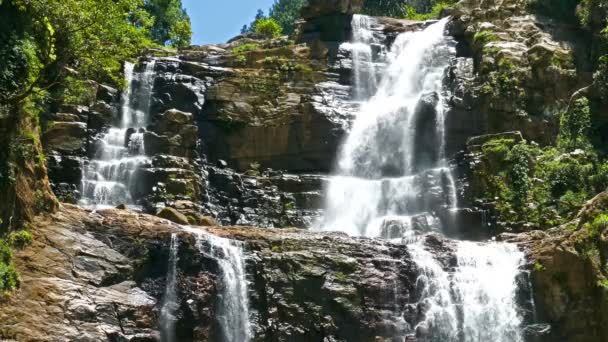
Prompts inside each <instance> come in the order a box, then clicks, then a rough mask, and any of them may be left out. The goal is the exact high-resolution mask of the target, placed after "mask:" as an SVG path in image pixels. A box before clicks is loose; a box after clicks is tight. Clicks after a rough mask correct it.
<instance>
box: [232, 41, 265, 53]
mask: <svg viewBox="0 0 608 342" xmlns="http://www.w3.org/2000/svg"><path fill="white" fill-rule="evenodd" d="M259 48H260V44H258V43H246V44H241V45H239V46H237V47H235V48H233V49H232V50H231V51H232V53H234V54H240V53H245V52H249V51H255V50H258V49H259Z"/></svg>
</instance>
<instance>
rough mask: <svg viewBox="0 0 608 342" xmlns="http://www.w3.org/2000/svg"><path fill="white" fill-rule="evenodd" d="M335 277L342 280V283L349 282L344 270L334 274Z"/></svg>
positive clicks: (339, 280)
mask: <svg viewBox="0 0 608 342" xmlns="http://www.w3.org/2000/svg"><path fill="white" fill-rule="evenodd" d="M334 278H335V279H336V280H337V281H338V282H340V283H346V282H348V277H347V276H346V274H344V273H343V272H337V273H336V274H335V275H334Z"/></svg>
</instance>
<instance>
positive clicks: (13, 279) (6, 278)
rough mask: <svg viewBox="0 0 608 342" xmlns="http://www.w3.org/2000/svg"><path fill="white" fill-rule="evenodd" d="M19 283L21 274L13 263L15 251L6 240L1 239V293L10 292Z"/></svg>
mask: <svg viewBox="0 0 608 342" xmlns="http://www.w3.org/2000/svg"><path fill="white" fill-rule="evenodd" d="M19 284H20V279H19V274H18V273H17V270H16V269H15V266H14V264H13V251H12V249H11V247H10V246H9V244H8V243H7V242H6V241H4V240H0V294H2V295H6V294H8V293H9V292H10V291H12V290H14V289H16V288H18V287H19Z"/></svg>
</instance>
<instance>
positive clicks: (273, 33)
mask: <svg viewBox="0 0 608 342" xmlns="http://www.w3.org/2000/svg"><path fill="white" fill-rule="evenodd" d="M255 33H257V34H259V35H260V36H262V37H264V38H276V37H279V36H280V35H281V34H282V33H283V28H282V27H281V25H279V23H277V21H276V20H274V19H272V18H268V19H259V20H258V21H257V22H256V23H255Z"/></svg>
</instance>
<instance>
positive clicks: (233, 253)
mask: <svg viewBox="0 0 608 342" xmlns="http://www.w3.org/2000/svg"><path fill="white" fill-rule="evenodd" d="M186 229H187V230H188V231H189V232H191V233H192V234H194V235H195V236H196V238H197V240H196V241H197V242H196V243H197V248H198V249H199V251H200V252H201V253H203V254H204V255H206V256H208V257H210V258H212V259H214V260H216V262H217V263H218V265H219V267H220V272H221V273H220V276H221V282H220V284H221V291H220V294H219V295H220V297H219V305H218V316H217V319H218V322H219V323H220V327H221V329H222V335H223V336H222V338H223V339H222V341H223V342H249V341H250V340H251V339H252V337H253V335H252V329H251V322H250V318H249V315H250V314H249V295H248V282H247V273H246V270H245V255H244V254H243V246H242V245H241V243H240V242H238V241H234V240H229V239H225V238H221V237H218V236H215V235H211V234H209V233H206V232H203V231H201V230H199V229H196V228H186Z"/></svg>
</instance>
